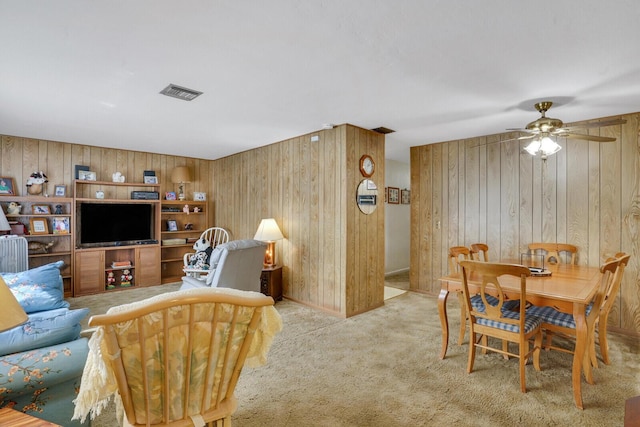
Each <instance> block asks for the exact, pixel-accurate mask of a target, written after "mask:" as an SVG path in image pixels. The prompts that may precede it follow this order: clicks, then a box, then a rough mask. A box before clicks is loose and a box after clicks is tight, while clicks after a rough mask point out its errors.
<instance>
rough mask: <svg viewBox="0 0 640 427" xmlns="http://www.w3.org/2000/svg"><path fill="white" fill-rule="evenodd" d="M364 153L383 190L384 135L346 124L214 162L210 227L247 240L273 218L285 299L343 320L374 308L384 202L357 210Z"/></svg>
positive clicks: (378, 300) (380, 287) (378, 298)
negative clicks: (277, 232)
mask: <svg viewBox="0 0 640 427" xmlns="http://www.w3.org/2000/svg"><path fill="white" fill-rule="evenodd" d="M311 136H318V139H319V140H318V141H317V142H312V141H311ZM365 153H369V154H370V155H372V156H373V158H374V159H375V161H376V171H375V173H374V175H373V177H372V179H374V180H375V182H376V183H378V185H379V186H381V187H380V188H381V189H384V136H383V135H380V134H378V133H376V132H372V131H369V130H366V129H361V128H357V127H354V126H351V125H341V126H337V127H335V128H334V129H330V130H322V131H318V132H314V133H312V134H308V135H302V136H299V137H296V138H291V139H288V140H285V141H282V142H278V143H275V144H272V145H268V146H265V147H261V148H258V149H254V150H250V151H246V152H243V153H239V154H236V155H233V156H229V157H226V158H224V159H219V160H215V161H213V167H212V169H211V170H212V174H213V200H214V208H215V209H214V210H215V213H214V215H215V218H216V225H218V226H220V227H224V228H226V229H228V230H230V232H231V234H232V238H234V239H246V238H252V237H253V235H254V234H255V232H256V230H257V228H258V224H259V223H260V220H261V219H262V218H271V217H273V218H275V219H276V221H277V223H278V224H279V226H280V227H281V229H282V233H283V234H284V236H285V239H284V240H282V241H279V242H277V243H276V262H277V263H278V264H280V265H284V269H283V291H284V295H285V296H286V297H288V298H290V299H293V300H296V301H299V302H302V303H304V304H308V305H311V306H314V307H317V308H321V309H323V310H326V311H329V312H332V313H335V314H338V315H341V316H351V315H353V314H357V313H360V312H363V311H367V310H369V309H371V308H374V307H377V306H379V305H381V304H382V303H383V301H384V203H379V205H378V209H376V211H375V212H374V213H373V214H372V215H364V214H362V213H361V212H360V211H359V210H358V208H357V206H356V203H355V197H356V187H357V185H358V183H359V182H360V180H361V179H362V176H361V175H360V172H359V160H360V156H362V155H363V154H365ZM380 196H381V197H382V190H381V192H380ZM381 200H382V199H381Z"/></svg>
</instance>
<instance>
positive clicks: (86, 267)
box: [0, 180, 208, 297]
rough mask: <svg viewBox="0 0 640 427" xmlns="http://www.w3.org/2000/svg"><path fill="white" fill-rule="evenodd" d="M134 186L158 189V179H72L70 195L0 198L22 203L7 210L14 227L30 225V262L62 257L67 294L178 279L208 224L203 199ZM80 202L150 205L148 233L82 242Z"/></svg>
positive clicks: (5, 204)
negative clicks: (140, 195) (144, 195)
mask: <svg viewBox="0 0 640 427" xmlns="http://www.w3.org/2000/svg"><path fill="white" fill-rule="evenodd" d="M133 191H139V192H158V193H159V191H160V184H144V183H138V182H108V181H89V180H75V181H73V192H72V197H46V196H16V197H5V198H2V200H0V203H1V204H2V208H3V210H4V211H5V212H8V205H9V204H10V203H11V202H16V203H17V204H19V205H21V209H20V212H19V213H13V214H12V213H7V214H6V216H7V219H8V220H9V221H11V222H17V223H18V224H16V227H18V226H19V227H22V224H24V228H26V229H28V230H29V234H25V235H24V237H25V238H26V239H27V241H28V242H29V248H30V251H29V268H33V267H38V266H40V265H45V264H48V263H50V262H54V261H57V260H63V261H64V263H65V265H64V267H63V269H62V271H61V274H62V278H63V283H64V293H65V297H70V296H82V295H90V294H97V293H102V292H111V291H114V290H121V289H128V288H131V287H139V286H153V285H159V284H161V283H170V282H175V281H179V280H180V277H182V275H183V274H182V264H183V256H184V254H185V253H187V252H192V251H193V249H192V246H193V241H195V240H196V239H197V238H198V237H199V236H200V234H201V233H202V231H204V230H205V229H206V228H207V227H208V221H207V202H206V201H193V200H180V201H179V200H160V199H133V198H132V196H131V194H132V192H133ZM83 204H94V205H109V204H113V205H123V204H125V205H142V204H144V205H148V206H151V212H152V214H151V215H152V218H151V227H152V230H151V233H150V237H151V238H150V239H145V240H141V241H127V242H124V243H122V244H121V243H120V242H115V243H112V244H108V245H101V244H99V243H97V244H95V245H86V244H81V236H80V234H81V233H80V225H81V224H80V223H79V220H80V218H79V214H78V213H79V212H81V207H82V205H83ZM185 205H186V206H187V207H185ZM123 207H126V206H123ZM169 221H171V226H175V228H174V229H170V224H169ZM34 225H35V226H36V227H37V230H38V231H35V229H34ZM16 231H17V233H16ZM14 233H15V234H20V230H18V229H16V230H15V231H14ZM179 240H183V241H182V242H178V241H179ZM126 270H128V272H127V271H126ZM110 273H112V274H111V275H110ZM127 273H128V274H127ZM110 277H112V279H110Z"/></svg>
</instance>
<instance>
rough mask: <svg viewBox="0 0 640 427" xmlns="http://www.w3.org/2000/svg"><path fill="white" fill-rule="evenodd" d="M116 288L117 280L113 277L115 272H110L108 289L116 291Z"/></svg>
mask: <svg viewBox="0 0 640 427" xmlns="http://www.w3.org/2000/svg"><path fill="white" fill-rule="evenodd" d="M115 288H116V278H115V276H114V275H113V271H110V272H109V273H108V274H107V289H115Z"/></svg>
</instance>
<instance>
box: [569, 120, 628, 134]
mask: <svg viewBox="0 0 640 427" xmlns="http://www.w3.org/2000/svg"><path fill="white" fill-rule="evenodd" d="M625 123H627V121H626V120H625V119H611V120H603V121H601V122H592V123H585V124H583V125H576V126H567V127H563V128H560V130H563V131H567V132H571V131H573V130H576V129H590V128H602V127H605V126H613V125H623V124H625Z"/></svg>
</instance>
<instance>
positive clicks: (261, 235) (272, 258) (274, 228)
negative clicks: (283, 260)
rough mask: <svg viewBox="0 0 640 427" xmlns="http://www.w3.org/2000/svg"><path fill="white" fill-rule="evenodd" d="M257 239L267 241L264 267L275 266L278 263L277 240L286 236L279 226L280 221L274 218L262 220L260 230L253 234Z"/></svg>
mask: <svg viewBox="0 0 640 427" xmlns="http://www.w3.org/2000/svg"><path fill="white" fill-rule="evenodd" d="M253 238H254V239H255V240H260V241H262V242H267V250H266V252H265V253H264V267H265V268H273V267H275V265H276V240H280V239H283V238H284V236H283V235H282V232H281V231H280V227H278V223H277V222H276V220H275V219H273V218H267V219H263V220H262V221H260V225H259V226H258V231H256V235H255V236H253Z"/></svg>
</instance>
